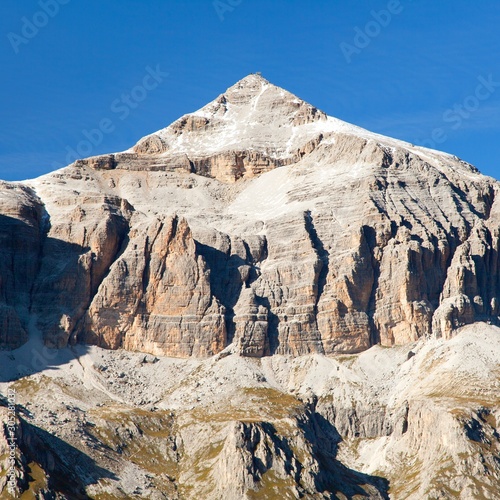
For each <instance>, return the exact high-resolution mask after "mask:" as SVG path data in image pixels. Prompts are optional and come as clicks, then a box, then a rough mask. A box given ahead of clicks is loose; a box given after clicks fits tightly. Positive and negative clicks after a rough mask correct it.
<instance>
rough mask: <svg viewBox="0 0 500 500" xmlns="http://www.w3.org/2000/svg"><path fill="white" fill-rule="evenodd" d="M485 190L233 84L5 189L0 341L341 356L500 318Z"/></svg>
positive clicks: (385, 142)
mask: <svg viewBox="0 0 500 500" xmlns="http://www.w3.org/2000/svg"><path fill="white" fill-rule="evenodd" d="M498 189H499V185H498V183H497V182H496V181H495V180H493V179H491V178H488V177H485V176H483V175H481V174H480V173H479V172H477V170H476V169H474V167H472V166H471V165H468V164H466V163H465V162H463V161H460V160H459V159H457V158H456V157H453V156H450V155H447V154H444V153H439V152H437V151H432V150H427V149H424V148H418V147H414V146H413V145H411V144H408V143H404V142H401V141H397V140H394V139H390V138H387V137H383V136H379V135H376V134H372V133H370V132H368V131H365V130H363V129H360V128H358V127H355V126H352V125H349V124H347V123H345V122H342V121H340V120H337V119H335V118H331V117H328V116H327V115H325V114H324V113H323V112H321V111H319V110H318V109H316V108H314V107H313V106H311V105H309V104H307V103H305V102H304V101H302V100H300V99H299V98H297V97H296V96H294V95H292V94H290V93H289V92H287V91H286V90H283V89H281V88H279V87H276V86H274V85H272V84H270V83H269V82H268V81H266V80H265V79H264V78H262V77H261V76H259V75H249V76H248V77H246V78H244V79H243V80H241V81H239V82H238V83H236V84H235V85H234V86H232V87H231V88H229V89H228V90H227V91H226V92H225V93H224V94H222V95H220V96H219V97H218V98H217V99H215V100H214V101H213V102H211V103H209V104H208V105H206V106H205V107H203V108H202V109H200V110H199V111H196V112H194V113H191V114H187V115H185V116H183V117H181V118H179V119H178V120H177V121H175V122H174V123H173V124H171V125H170V126H168V127H167V128H165V129H162V130H160V131H158V132H156V133H154V134H151V135H149V136H147V137H145V138H143V139H141V140H140V141H139V142H138V143H137V144H136V145H135V146H134V147H133V148H131V149H130V150H129V151H125V152H123V153H117V154H110V155H104V156H100V157H92V158H87V159H82V160H78V161H77V162H75V163H74V164H72V165H70V166H68V167H66V168H65V169H62V170H59V171H57V172H54V173H52V174H49V175H46V176H43V177H40V178H38V179H35V180H32V181H26V182H24V183H12V184H9V183H3V184H2V186H1V193H2V197H1V200H0V201H1V213H2V217H3V219H2V220H3V222H2V221H0V224H1V225H0V229H1V237H2V239H3V241H4V244H3V245H2V253H3V255H4V258H3V259H2V264H1V268H0V274H1V282H0V292H1V296H0V300H1V304H0V324H1V325H2V331H1V337H0V340H1V342H2V345H3V346H4V347H6V348H12V347H16V346H19V345H21V344H23V343H24V342H25V341H26V339H27V333H26V332H27V325H28V324H32V325H33V327H36V328H38V330H39V331H41V333H42V335H43V338H44V340H45V343H46V345H47V346H50V347H64V346H65V345H67V344H68V343H75V342H83V343H89V344H96V345H99V346H102V347H106V348H109V349H117V348H125V349H129V350H138V351H143V352H149V353H153V354H164V355H169V356H178V357H191V356H194V357H205V356H211V355H214V354H217V353H218V352H220V351H221V350H223V349H224V348H225V347H227V346H228V345H229V344H234V346H236V347H237V349H238V350H239V352H241V353H242V354H243V355H246V356H251V357H262V356H266V355H270V354H274V353H278V354H292V355H301V354H309V353H324V354H332V353H354V352H360V351H363V350H365V349H368V348H369V347H370V346H372V345H374V344H377V343H380V344H382V345H384V346H391V345H398V344H406V343H410V342H413V341H415V340H417V339H419V338H421V337H426V336H430V335H432V334H434V335H436V336H438V337H441V336H442V337H445V338H449V337H451V336H452V335H453V331H454V329H456V328H457V327H459V326H461V325H464V324H469V323H473V322H474V321H476V320H488V321H492V322H496V321H497V320H498V314H499V304H498V296H499V293H500V290H499V288H500V274H499V257H498V255H499V254H498V251H499V245H500V240H499V226H500V204H499V201H498V197H497V193H498Z"/></svg>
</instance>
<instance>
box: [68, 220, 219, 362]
mask: <svg viewBox="0 0 500 500" xmlns="http://www.w3.org/2000/svg"><path fill="white" fill-rule="evenodd" d="M117 290H120V293H119V294H117V293H116V291H117ZM77 335H78V337H79V340H81V341H83V342H85V343H91V344H97V345H99V346H101V347H106V348H109V349H117V348H119V347H123V348H125V349H130V350H137V351H144V352H151V353H153V354H168V355H171V356H208V355H213V354H216V353H218V352H219V351H221V350H222V349H223V348H224V347H225V346H226V326H225V321H224V308H223V306H221V304H220V303H219V302H218V300H217V298H216V297H214V296H213V295H212V293H211V291H210V280H209V270H208V269H207V265H206V263H205V261H204V258H203V257H202V256H201V255H198V254H197V252H196V246H195V242H194V240H193V237H192V235H191V231H190V229H189V226H188V224H187V222H186V220H184V219H179V218H178V217H171V218H169V219H166V220H156V221H154V222H153V223H152V224H151V225H150V226H149V227H148V228H147V229H146V230H145V231H144V228H140V229H139V228H136V229H133V230H132V232H131V233H130V234H129V242H128V244H127V248H126V249H125V250H124V252H123V253H122V255H121V256H120V257H119V258H118V259H117V260H116V261H115V262H114V264H113V266H112V267H111V269H110V270H109V274H108V275H107V276H106V278H105V279H104V281H103V282H102V283H101V285H100V287H99V289H98V291H97V293H96V294H95V296H94V298H93V301H92V303H91V304H90V307H89V309H88V312H87V313H86V315H85V318H84V320H83V326H82V330H81V333H79V334H77Z"/></svg>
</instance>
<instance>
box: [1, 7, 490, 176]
mask: <svg viewBox="0 0 500 500" xmlns="http://www.w3.org/2000/svg"><path fill="white" fill-rule="evenodd" d="M1 13H2V15H1V16H0V62H1V67H2V74H3V76H2V78H1V79H0V99H1V120H0V178H1V179H6V180H20V179H26V178H31V177H36V176H38V175H41V174H43V173H46V172H49V171H51V170H54V169H55V168H58V167H61V166H63V165H65V164H67V163H68V161H67V160H69V161H72V159H73V157H72V155H74V154H75V153H76V154H78V153H79V152H80V153H84V154H83V155H82V156H90V155H96V154H101V153H106V152H114V151H121V150H124V149H127V148H129V147H130V146H132V145H133V144H135V142H136V141H137V140H138V139H139V138H140V137H143V136H144V135H146V134H148V133H151V132H153V131H155V130H158V129H160V128H162V127H165V126H167V125H168V124H170V123H171V122H172V121H174V120H175V119H176V118H178V117H179V116H181V115H183V114H185V113H187V112H190V111H194V110H195V109H198V108H200V107H201V106H203V105H204V104H206V103H207V102H209V101H211V100H212V99H214V98H215V97H216V96H217V95H218V94H220V93H222V92H223V91H224V90H225V89H226V88H227V87H229V86H231V85H232V84H233V83H235V82H236V81H237V80H239V79H241V78H243V77H244V76H246V75H247V74H249V73H252V72H256V71H260V72H262V74H263V76H264V77H266V78H267V79H268V80H270V81H271V82H272V83H274V84H276V85H280V86H282V87H285V88H286V89H288V90H290V91H291V92H293V93H295V94H297V95H298V96H299V97H301V98H303V99H305V100H306V101H308V102H310V103H312V104H314V105H315V106H317V107H319V108H320V109H322V110H323V111H325V112H327V113H328V114H329V115H332V116H336V117H337V118H340V119H343V120H346V121H348V122H351V123H355V124H357V125H360V126H362V127H365V128H368V129H370V130H373V131H375V132H379V133H382V134H386V135H390V136H392V137H397V138H401V139H404V140H407V141H409V142H413V143H415V144H423V145H426V146H429V147H431V146H433V147H435V148H436V149H440V150H444V151H447V152H450V153H453V154H456V155H457V156H459V157H460V158H463V159H464V160H466V161H469V162H471V163H473V164H474V165H476V166H477V167H478V168H479V169H480V170H481V171H482V172H484V173H486V174H488V175H492V176H494V177H497V178H499V177H500V29H499V26H500V2H498V0H482V1H479V2H471V1H470V0H440V1H436V0H381V1H378V0H372V1H368V0H345V1H335V0H325V1H305V0H304V1H298V0H297V1H294V0H287V1H285V0H216V1H213V0H193V1H180V0H179V1H168V0H162V1H161V0H149V1H147V0H146V1H138V0H106V1H103V0H85V1H83V0H23V1H19V0H3V2H2V11H1ZM148 75H153V76H148ZM146 87H147V88H146Z"/></svg>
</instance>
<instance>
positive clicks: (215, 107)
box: [134, 73, 341, 158]
mask: <svg viewBox="0 0 500 500" xmlns="http://www.w3.org/2000/svg"><path fill="white" fill-rule="evenodd" d="M328 120H329V119H328V117H327V115H326V114H325V113H323V112H322V111H320V110H318V109H317V108H316V107H314V106H312V105H311V104H309V103H307V102H305V101H303V100H302V99H299V98H298V97H297V96H295V95H294V94H292V93H290V92H288V91H287V90H285V89H283V88H281V87H278V86H276V85H273V84H272V83H270V82H269V81H268V80H266V79H265V78H264V77H262V76H261V75H260V74H258V73H252V74H250V75H247V76H246V77H245V78H243V79H241V80H239V81H238V82H236V83H235V84H234V85H232V86H231V87H229V88H228V89H227V90H226V91H225V92H224V93H222V94H220V95H219V96H218V97H217V98H216V99H214V100H213V101H212V102H210V103H208V104H207V105H205V106H203V107H202V108H201V109H199V110H197V111H195V112H193V113H188V114H187V115H184V116H182V117H181V118H179V119H178V120H176V121H175V122H174V123H172V124H171V125H170V126H168V127H166V128H164V129H162V130H159V131H158V132H156V133H154V134H152V135H151V136H147V137H146V138H144V139H143V140H141V141H140V142H139V143H138V144H137V145H136V146H135V148H134V151H135V152H139V153H148V154H150V153H175V154H186V155H188V156H189V157H192V156H207V155H214V154H219V153H224V152H228V151H242V150H244V151H259V152H262V153H265V154H266V155H267V156H271V157H273V158H284V157H290V156H291V155H294V154H296V152H297V150H298V149H299V148H300V147H301V146H302V145H303V144H305V143H307V142H308V141H310V140H312V139H314V137H316V136H317V135H318V134H319V133H321V132H322V131H327V130H329V129H330V128H332V126H331V125H332V122H331V120H334V121H335V123H337V124H338V123H341V122H340V121H339V120H335V119H331V120H330V121H328ZM320 123H321V124H322V125H321V126H320ZM159 145H160V146H159ZM150 146H151V147H150Z"/></svg>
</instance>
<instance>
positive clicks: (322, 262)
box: [304, 210, 330, 331]
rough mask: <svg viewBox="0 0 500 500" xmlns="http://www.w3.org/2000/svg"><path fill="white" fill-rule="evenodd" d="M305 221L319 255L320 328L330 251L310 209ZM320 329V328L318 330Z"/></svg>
mask: <svg viewBox="0 0 500 500" xmlns="http://www.w3.org/2000/svg"><path fill="white" fill-rule="evenodd" d="M304 222H305V228H306V231H307V234H308V235H309V239H310V241H311V245H312V247H313V249H314V251H315V252H316V255H317V263H318V268H319V269H318V270H317V272H316V273H315V275H316V280H315V281H316V282H315V283H314V285H315V287H316V294H315V295H316V297H315V302H314V318H315V321H316V328H318V304H319V301H320V299H321V296H322V295H323V291H324V289H325V285H326V279H327V277H328V271H329V264H330V253H329V252H328V250H326V248H325V247H324V245H323V242H322V241H321V239H320V238H319V236H318V233H317V232H316V228H315V226H314V219H313V216H312V214H311V211H310V210H307V211H306V212H304ZM318 331H319V330H318Z"/></svg>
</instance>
